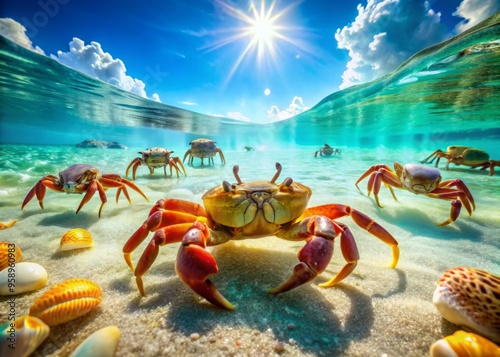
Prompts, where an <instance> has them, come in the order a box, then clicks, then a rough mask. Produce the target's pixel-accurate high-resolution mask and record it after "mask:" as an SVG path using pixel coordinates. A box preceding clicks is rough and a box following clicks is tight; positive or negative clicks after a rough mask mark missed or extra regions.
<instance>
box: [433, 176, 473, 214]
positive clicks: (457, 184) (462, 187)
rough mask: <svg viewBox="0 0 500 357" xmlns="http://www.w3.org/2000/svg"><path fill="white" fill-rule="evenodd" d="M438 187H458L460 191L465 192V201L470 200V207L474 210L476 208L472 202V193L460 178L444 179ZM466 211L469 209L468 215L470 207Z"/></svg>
mask: <svg viewBox="0 0 500 357" xmlns="http://www.w3.org/2000/svg"><path fill="white" fill-rule="evenodd" d="M439 187H440V188H451V187H456V188H458V189H459V190H460V191H462V192H463V193H464V194H465V196H466V197H467V201H470V203H471V204H472V208H473V209H474V210H475V209H476V204H475V203H474V198H473V197H472V193H471V192H470V191H469V188H468V187H467V186H466V185H465V183H464V182H463V181H462V180H460V179H454V180H446V181H443V182H441V183H440V184H439ZM462 201H463V200H462ZM464 203H465V202H464ZM468 211H469V215H470V214H471V211H470V209H468Z"/></svg>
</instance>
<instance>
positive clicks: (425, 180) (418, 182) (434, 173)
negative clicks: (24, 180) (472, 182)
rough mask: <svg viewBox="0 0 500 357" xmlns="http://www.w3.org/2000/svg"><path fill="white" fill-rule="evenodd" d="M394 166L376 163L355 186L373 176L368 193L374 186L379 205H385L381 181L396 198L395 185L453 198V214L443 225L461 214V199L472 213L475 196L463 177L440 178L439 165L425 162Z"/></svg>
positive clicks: (422, 192)
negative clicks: (381, 192) (392, 167)
mask: <svg viewBox="0 0 500 357" xmlns="http://www.w3.org/2000/svg"><path fill="white" fill-rule="evenodd" d="M394 169H395V171H396V172H394V171H392V170H391V168H390V167H389V166H387V165H384V164H378V165H373V166H372V167H370V168H369V169H368V170H367V171H366V172H365V173H364V174H363V175H361V177H360V178H359V179H358V181H356V187H358V183H360V182H361V181H362V180H363V179H364V178H366V177H368V176H370V179H369V180H368V196H370V193H371V192H372V190H373V195H374V196H375V201H376V202H377V206H379V207H380V208H382V206H381V205H380V202H379V200H378V194H379V191H380V185H381V184H382V183H384V185H385V186H386V187H387V188H388V189H389V190H390V191H391V194H392V197H393V198H394V199H395V200H396V201H397V198H396V195H395V194H394V190H393V189H392V187H396V188H400V189H403V190H407V191H410V192H412V193H415V194H417V195H418V194H423V195H425V196H427V197H431V198H439V199H442V200H451V201H452V202H451V211H450V218H449V219H447V220H446V221H444V222H442V223H440V224H439V225H440V226H445V225H447V224H450V223H452V222H454V221H455V220H456V219H457V218H458V216H459V215H460V210H461V209H462V203H463V205H464V206H465V209H466V210H467V212H468V213H469V216H470V215H472V211H473V210H475V209H476V206H475V204H474V198H473V197H472V194H471V193H470V191H469V189H468V188H467V186H466V185H465V183H464V182H463V181H462V180H459V179H452V180H446V181H441V173H440V172H439V170H438V169H435V168H432V167H428V166H424V165H417V164H406V165H404V166H403V165H402V164H400V163H399V162H395V163H394ZM358 189H359V187H358Z"/></svg>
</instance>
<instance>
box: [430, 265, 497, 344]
mask: <svg viewBox="0 0 500 357" xmlns="http://www.w3.org/2000/svg"><path fill="white" fill-rule="evenodd" d="M433 302H434V305H435V306H436V308H437V309H438V310H439V312H440V313H441V315H443V317H444V318H445V319H446V320H448V321H450V322H451V323H454V324H455V325H459V326H463V327H466V328H468V329H470V330H473V331H474V332H477V333H478V334H480V335H483V336H485V337H487V338H489V339H490V340H492V341H494V342H500V277H499V276H497V275H493V274H490V273H488V272H487V271H484V270H478V269H474V268H466V267H457V268H453V269H449V270H447V271H445V272H444V274H443V276H442V277H441V279H440V280H439V281H438V286H437V288H436V290H435V291H434V297H433Z"/></svg>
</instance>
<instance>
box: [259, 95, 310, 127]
mask: <svg viewBox="0 0 500 357" xmlns="http://www.w3.org/2000/svg"><path fill="white" fill-rule="evenodd" d="M307 109H309V107H307V106H305V105H304V101H303V100H302V98H301V97H297V96H295V97H293V99H292V102H291V103H290V105H289V106H288V108H286V109H284V110H280V109H279V108H278V107H277V106H276V105H273V106H272V107H271V108H270V109H269V110H268V111H267V117H268V118H269V119H271V120H272V121H279V120H284V119H288V118H291V117H293V116H295V115H297V114H300V113H302V112H303V111H306V110H307Z"/></svg>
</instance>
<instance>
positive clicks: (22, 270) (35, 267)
mask: <svg viewBox="0 0 500 357" xmlns="http://www.w3.org/2000/svg"><path fill="white" fill-rule="evenodd" d="M9 275H10V276H9ZM46 282H47V271H46V270H45V268H44V267H43V266H41V265H40V264H37V263H28V262H21V263H16V264H15V266H14V267H13V268H10V267H9V268H6V269H4V270H2V271H0V296H6V295H18V294H22V293H25V292H29V291H34V290H37V289H40V288H43V287H44V286H45V283H46ZM9 283H11V284H13V285H11V286H9Z"/></svg>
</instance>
